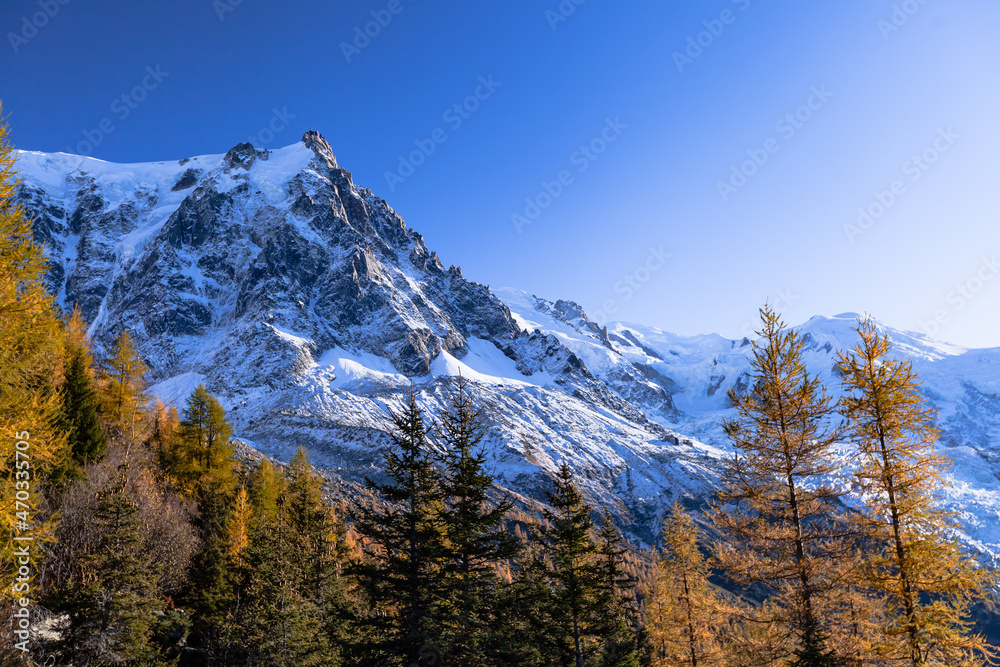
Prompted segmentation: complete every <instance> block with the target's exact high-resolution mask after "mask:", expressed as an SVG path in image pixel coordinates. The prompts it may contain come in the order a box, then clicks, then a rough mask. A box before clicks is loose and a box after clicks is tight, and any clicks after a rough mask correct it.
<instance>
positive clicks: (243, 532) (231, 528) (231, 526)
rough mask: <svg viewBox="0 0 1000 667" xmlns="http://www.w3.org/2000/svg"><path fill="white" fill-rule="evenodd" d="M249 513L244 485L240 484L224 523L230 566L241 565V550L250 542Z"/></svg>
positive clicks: (250, 510) (249, 507)
mask: <svg viewBox="0 0 1000 667" xmlns="http://www.w3.org/2000/svg"><path fill="white" fill-rule="evenodd" d="M251 515H252V508H251V506H250V501H249V499H248V496H247V490H246V487H244V486H240V490H239V491H237V492H236V498H235V499H234V501H233V507H232V509H231V510H230V512H229V521H228V522H227V524H226V553H227V555H228V556H229V561H230V563H231V564H232V566H233V567H234V568H237V569H239V568H241V567H243V565H244V561H243V552H244V551H246V548H247V546H249V544H250V528H251V518H252V516H251Z"/></svg>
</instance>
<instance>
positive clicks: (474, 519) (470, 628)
mask: <svg viewBox="0 0 1000 667" xmlns="http://www.w3.org/2000/svg"><path fill="white" fill-rule="evenodd" d="M467 389H468V383H467V381H466V380H465V379H464V378H462V377H459V379H458V385H457V387H456V389H455V393H454V395H453V396H452V399H451V406H450V409H449V410H448V411H447V412H446V413H445V414H443V415H442V417H441V427H440V436H441V441H442V443H443V444H444V447H445V452H444V457H443V463H444V479H443V482H442V491H443V495H444V498H445V502H446V505H445V509H444V512H443V513H442V517H441V518H442V521H443V526H444V531H445V535H446V542H445V544H446V546H445V551H444V558H445V559H446V566H445V571H444V572H443V573H442V582H441V584H442V588H443V595H442V599H441V609H440V612H441V616H442V623H443V625H444V632H443V637H442V642H443V646H442V651H443V652H444V654H445V655H446V656H447V660H448V661H449V662H454V663H455V664H476V665H487V664H491V661H492V657H491V656H492V649H491V648H490V646H489V645H490V642H491V634H492V630H493V629H494V628H495V613H496V610H495V609H494V608H493V604H492V603H493V601H495V600H496V598H497V597H498V595H499V593H500V587H501V581H500V578H499V575H498V566H499V565H500V564H501V563H505V562H507V561H509V560H510V559H512V558H514V557H515V556H516V555H517V553H518V551H519V550H520V545H519V544H518V542H517V540H516V539H514V537H513V536H512V535H509V534H508V533H507V532H506V530H505V529H504V525H503V524H504V520H505V518H506V517H507V514H508V512H510V510H511V508H512V507H513V501H512V500H511V499H510V498H509V497H506V496H505V497H503V498H501V499H500V500H499V502H497V503H493V502H491V501H490V498H489V494H490V491H491V489H492V488H493V486H494V478H493V476H492V475H490V474H489V473H488V472H487V471H486V470H485V464H486V456H485V453H484V451H483V448H482V444H481V443H482V440H483V436H484V433H483V426H482V418H481V416H480V415H479V413H477V412H476V410H475V408H474V407H473V405H472V401H471V398H470V396H469V394H468V391H467Z"/></svg>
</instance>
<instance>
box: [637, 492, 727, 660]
mask: <svg viewBox="0 0 1000 667" xmlns="http://www.w3.org/2000/svg"><path fill="white" fill-rule="evenodd" d="M661 536H662V538H663V550H662V552H661V553H660V554H658V555H657V557H656V561H655V566H654V571H653V580H652V584H651V586H650V591H649V597H648V599H647V601H646V633H647V636H648V638H649V643H650V646H651V648H652V651H653V661H652V665H653V667H682V666H683V667H714V666H722V665H725V664H726V662H725V660H726V658H725V655H724V647H723V642H722V637H721V635H722V632H723V628H724V627H725V623H726V620H727V617H728V616H729V613H730V610H727V609H726V605H724V604H723V601H722V599H721V598H720V596H719V595H718V594H717V592H716V590H715V589H714V588H713V586H712V584H710V583H709V581H708V576H709V573H710V568H709V563H708V562H707V561H706V560H705V557H704V556H703V555H702V553H701V551H699V549H698V531H697V529H696V528H695V526H694V522H693V521H692V520H691V517H690V516H689V515H688V514H687V513H686V512H685V511H684V509H683V508H682V507H681V506H680V505H679V504H675V505H674V507H673V509H672V510H671V512H670V514H669V515H668V516H667V517H666V519H664V522H663V530H662V532H661Z"/></svg>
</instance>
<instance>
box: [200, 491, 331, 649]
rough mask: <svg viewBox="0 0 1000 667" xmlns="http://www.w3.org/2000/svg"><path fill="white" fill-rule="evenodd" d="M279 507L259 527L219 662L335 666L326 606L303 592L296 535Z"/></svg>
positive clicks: (226, 623) (224, 625)
mask: <svg viewBox="0 0 1000 667" xmlns="http://www.w3.org/2000/svg"><path fill="white" fill-rule="evenodd" d="M286 509H287V506H286V499H285V498H280V499H279V502H278V512H277V514H276V515H275V517H273V518H269V519H266V520H265V521H263V522H262V523H261V524H259V525H258V526H256V527H255V528H254V530H253V533H252V534H251V539H250V544H249V547H248V548H247V549H246V551H245V559H246V565H245V567H243V568H242V569H241V570H240V572H239V575H240V578H239V583H238V586H237V588H238V595H237V597H238V600H239V604H238V605H235V606H234V607H233V609H232V611H231V612H230V613H229V614H228V615H227V616H226V618H225V619H224V620H223V621H222V622H221V623H220V638H219V640H218V642H217V646H218V647H217V648H216V649H215V651H214V653H215V654H216V656H217V657H218V664H225V665H234V664H235V665H243V664H245V665H268V666H270V665H275V666H278V665H287V666H291V665H295V666H296V667H299V666H302V667H321V666H322V667H327V666H330V667H335V666H336V665H338V664H340V663H339V660H337V659H336V655H335V653H334V652H333V651H331V648H330V645H329V642H328V640H327V636H326V633H325V632H324V628H323V624H322V613H321V610H320V609H319V608H318V607H317V606H316V605H315V604H314V603H313V601H311V600H309V599H308V598H307V597H305V596H303V595H302V593H301V586H300V585H299V584H300V583H301V580H300V578H299V574H300V572H301V567H300V565H299V561H300V558H301V554H299V553H298V552H297V546H296V535H295V532H294V529H293V528H292V527H291V526H290V525H289V523H288V517H287V516H286V514H285V511H286Z"/></svg>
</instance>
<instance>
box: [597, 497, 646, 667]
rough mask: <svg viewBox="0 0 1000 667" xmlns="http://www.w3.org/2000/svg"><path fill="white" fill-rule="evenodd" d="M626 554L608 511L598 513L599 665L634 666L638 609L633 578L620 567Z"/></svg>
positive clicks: (622, 539) (635, 663)
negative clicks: (600, 622) (600, 615)
mask: <svg viewBox="0 0 1000 667" xmlns="http://www.w3.org/2000/svg"><path fill="white" fill-rule="evenodd" d="M627 553H628V550H627V549H626V548H625V539H624V537H623V536H622V534H621V532H620V531H619V530H618V528H617V527H616V526H615V524H614V520H613V519H612V517H611V512H610V511H608V510H607V509H605V510H604V512H602V514H601V529H600V531H599V532H598V542H597V550H596V554H597V567H598V571H599V576H600V582H601V601H600V605H601V607H602V608H603V611H602V624H601V625H602V627H601V628H600V631H599V632H600V638H601V641H602V644H603V645H602V647H601V653H600V656H599V658H598V664H600V665H601V666H602V667H638V665H639V643H638V627H639V610H638V603H637V600H636V584H637V580H636V578H635V577H633V576H630V575H629V574H628V573H627V572H626V571H625V567H624V556H625V554H627Z"/></svg>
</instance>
